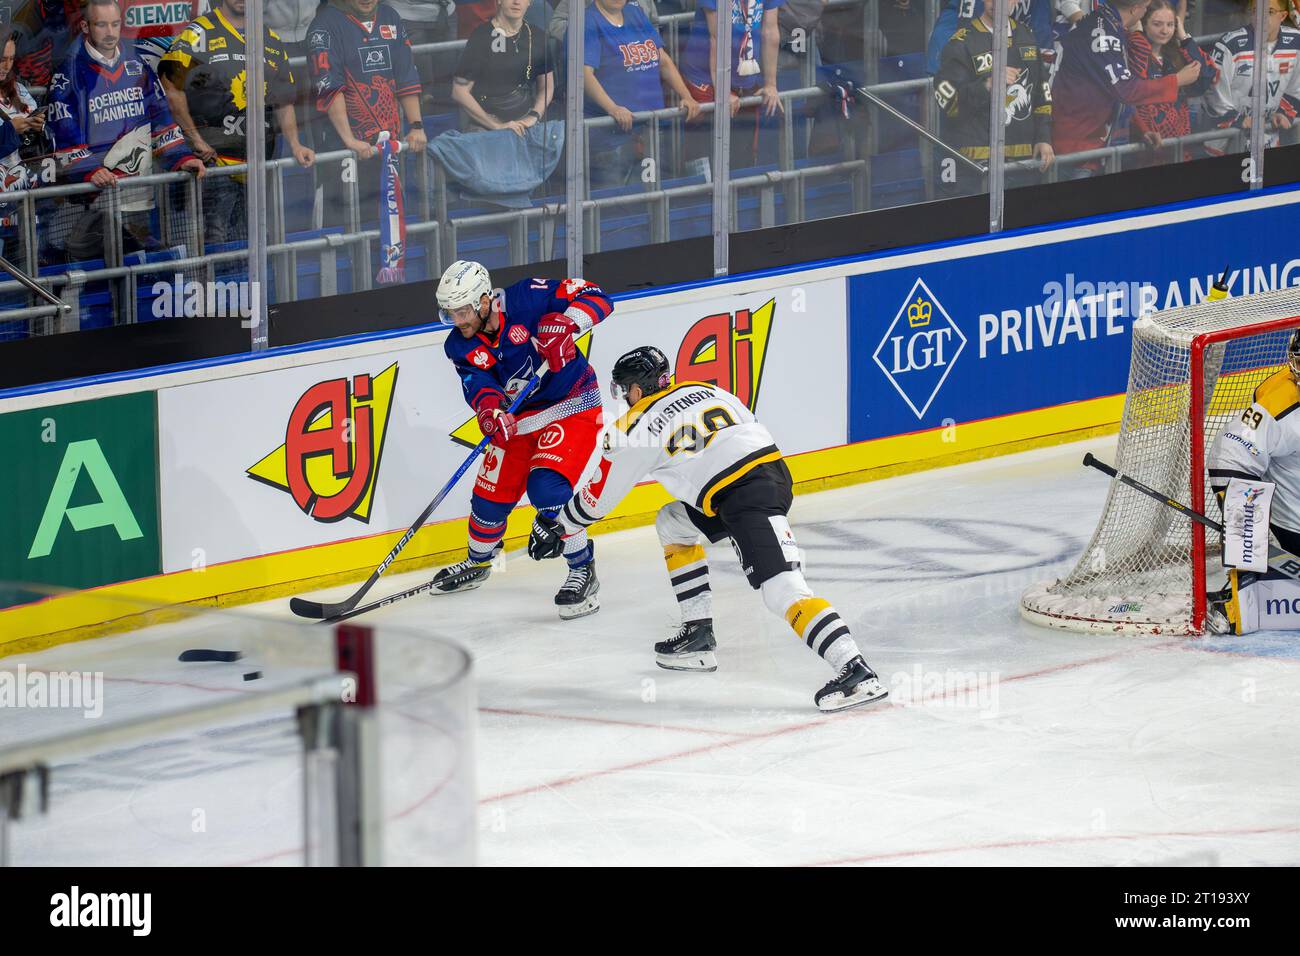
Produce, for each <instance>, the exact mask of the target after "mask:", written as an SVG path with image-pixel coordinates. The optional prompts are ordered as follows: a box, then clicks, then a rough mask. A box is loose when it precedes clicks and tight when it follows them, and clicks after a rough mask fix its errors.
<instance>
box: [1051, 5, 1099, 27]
mask: <svg viewBox="0 0 1300 956" xmlns="http://www.w3.org/2000/svg"><path fill="white" fill-rule="evenodd" d="M1091 12H1092V3H1091V2H1090V0H1056V15H1057V17H1059V18H1060V19H1061V20H1063V21H1065V22H1066V23H1068V24H1069V25H1070V27H1071V28H1073V27H1074V26H1076V25H1077V24H1078V22H1079V21H1080V20H1082V19H1083V18H1084V17H1086V16H1087V15H1088V14H1089V13H1091Z"/></svg>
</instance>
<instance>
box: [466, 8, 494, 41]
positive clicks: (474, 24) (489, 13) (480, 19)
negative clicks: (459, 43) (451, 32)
mask: <svg viewBox="0 0 1300 956" xmlns="http://www.w3.org/2000/svg"><path fill="white" fill-rule="evenodd" d="M496 15H497V0H462V2H460V3H457V4H456V35H457V36H458V37H460V38H462V39H468V38H469V37H470V36H471V35H472V34H473V33H474V31H475V30H477V29H478V28H479V27H481V26H482V25H483V24H485V23H487V22H489V21H490V20H491V19H492V18H493V17H494V16H496Z"/></svg>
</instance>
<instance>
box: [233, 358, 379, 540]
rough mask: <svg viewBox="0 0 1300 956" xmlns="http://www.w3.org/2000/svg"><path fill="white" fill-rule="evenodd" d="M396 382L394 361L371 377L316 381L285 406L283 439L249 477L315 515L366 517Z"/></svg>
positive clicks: (326, 519)
mask: <svg viewBox="0 0 1300 956" xmlns="http://www.w3.org/2000/svg"><path fill="white" fill-rule="evenodd" d="M396 387H397V363H396V362H394V363H393V364H392V365H390V366H389V367H388V368H386V369H384V370H383V371H382V372H380V373H379V374H378V375H375V376H371V375H368V374H365V373H362V374H359V375H354V376H352V379H351V380H350V381H349V379H348V378H347V377H346V376H345V377H343V378H335V379H329V380H328V381H324V382H317V383H316V384H315V385H313V386H311V388H309V389H307V391H305V392H303V393H302V395H301V396H300V397H299V398H298V400H297V402H296V403H295V404H294V406H293V409H292V411H290V413H289V418H288V424H287V427H286V429H285V435H286V438H285V442H284V444H283V445H281V446H280V447H279V448H277V449H275V451H273V452H271V453H270V454H269V455H267V456H266V457H265V458H263V459H262V460H261V461H259V462H257V463H256V464H255V465H253V466H252V467H250V468H249V469H248V472H247V474H248V477H249V478H252V479H253V480H254V481H260V482H262V483H263V484H267V485H270V486H271V487H272V488H278V489H280V490H281V491H287V492H289V494H290V495H291V496H292V497H293V500H294V503H295V504H296V505H297V506H298V508H299V509H300V510H301V511H302V513H303V514H305V515H310V516H311V517H312V518H313V519H315V520H316V521H320V522H323V523H331V522H334V521H341V520H342V519H344V518H355V519H356V520H357V521H361V522H369V520H370V511H371V507H372V505H373V504H374V497H375V484H376V482H377V481H378V478H379V464H380V460H381V458H382V455H383V450H384V438H385V436H386V433H387V429H388V420H389V413H390V412H391V410H392V405H393V394H394V392H395V390H396Z"/></svg>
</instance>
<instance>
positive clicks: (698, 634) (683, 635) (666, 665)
mask: <svg viewBox="0 0 1300 956" xmlns="http://www.w3.org/2000/svg"><path fill="white" fill-rule="evenodd" d="M717 647H718V642H717V641H716V640H714V638H713V622H712V621H687V622H686V623H685V624H683V625H682V626H681V627H680V628H679V629H678V631H677V636H676V637H673V638H671V639H670V640H667V641H659V642H658V643H656V644H655V663H656V664H658V665H659V666H660V667H662V668H663V669H664V670H669V671H701V672H703V673H706V674H707V673H712V672H713V671H716V670H717V669H718V659H717V658H716V657H715V656H714V654H713V652H714V651H715V650H717Z"/></svg>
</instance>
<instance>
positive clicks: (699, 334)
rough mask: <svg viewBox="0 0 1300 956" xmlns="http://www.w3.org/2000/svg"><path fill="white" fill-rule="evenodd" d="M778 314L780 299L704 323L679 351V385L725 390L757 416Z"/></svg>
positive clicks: (709, 318)
mask: <svg viewBox="0 0 1300 956" xmlns="http://www.w3.org/2000/svg"><path fill="white" fill-rule="evenodd" d="M775 314H776V299H769V300H768V301H767V302H766V303H764V304H763V305H761V306H759V307H758V308H757V309H754V310H752V311H751V310H749V309H737V310H736V311H735V312H734V313H731V312H719V313H718V314H716V315H706V316H705V317H704V318H702V319H700V320H699V321H698V322H696V323H695V324H694V325H692V326H691V327H690V329H688V330H687V332H686V335H684V336H683V337H682V343H681V345H679V346H678V347H677V362H676V365H675V366H674V368H673V371H674V373H675V375H676V377H677V381H679V382H708V383H709V384H711V385H717V386H718V387H720V388H725V389H726V390H727V391H729V392H731V394H733V395H735V396H736V397H737V398H739V399H740V400H741V401H742V402H744V403H745V407H746V408H748V409H749V410H750V411H751V412H756V411H757V410H758V392H759V387H760V386H761V385H762V384H763V362H764V360H765V359H766V358H767V343H768V340H769V338H770V337H771V334H772V319H773V318H774V316H775Z"/></svg>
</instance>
